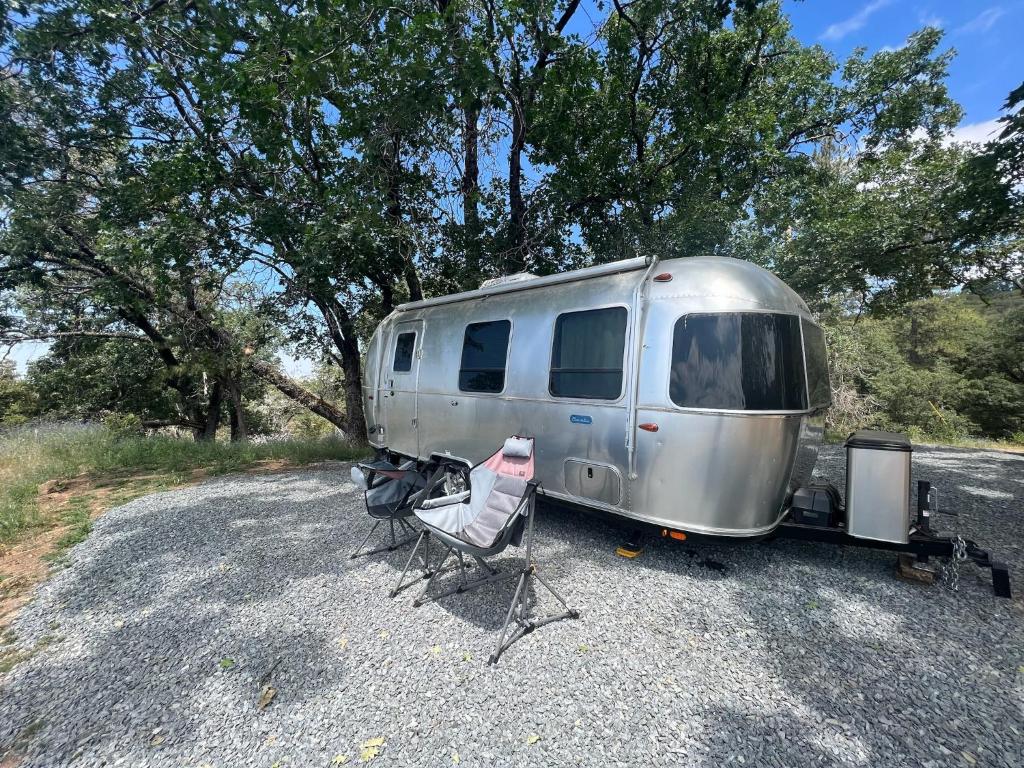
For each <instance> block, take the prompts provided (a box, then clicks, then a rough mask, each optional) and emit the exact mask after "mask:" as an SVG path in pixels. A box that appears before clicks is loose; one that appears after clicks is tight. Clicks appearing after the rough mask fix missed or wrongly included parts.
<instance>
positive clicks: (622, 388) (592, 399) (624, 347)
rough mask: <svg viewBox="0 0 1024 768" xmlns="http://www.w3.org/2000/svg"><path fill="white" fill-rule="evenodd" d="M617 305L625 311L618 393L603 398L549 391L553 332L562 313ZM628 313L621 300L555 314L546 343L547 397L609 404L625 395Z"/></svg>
mask: <svg viewBox="0 0 1024 768" xmlns="http://www.w3.org/2000/svg"><path fill="white" fill-rule="evenodd" d="M619 307H621V308H622V309H624V310H625V311H626V323H625V327H624V329H623V340H622V367H621V371H622V381H621V382H620V383H619V394H618V395H616V396H615V397H613V398H604V397H580V396H579V395H556V394H555V393H554V392H552V391H551V373H552V371H553V370H554V368H553V365H552V364H553V363H554V361H555V332H556V331H557V329H558V321H559V319H560V318H562V317H563V316H564V315H575V314H579V313H581V312H597V311H600V310H602V309H617V308H619ZM630 315H631V313H630V306H629V304H626V303H624V302H621V301H620V302H613V303H610V304H600V305H598V306H583V307H577V308H574V309H566V310H563V311H561V312H559V313H558V314H556V315H555V317H554V320H552V322H551V326H550V332H551V336H550V338H551V341H550V343H549V344H548V369H547V393H548V396H549V397H553V398H555V399H556V400H559V401H562V402H567V403H572V402H576V403H607V404H611V403H618V402H619V401H621V400H622V398H623V397H625V395H626V371H627V369H628V366H627V362H628V361H629V359H630V356H629V354H630V346H631V341H632V337H633V328H632V326H631V325H630V323H631V317H630ZM581 370H599V369H596V368H588V369H581ZM612 370H615V369H612Z"/></svg>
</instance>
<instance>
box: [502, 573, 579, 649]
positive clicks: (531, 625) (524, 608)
mask: <svg viewBox="0 0 1024 768" xmlns="http://www.w3.org/2000/svg"><path fill="white" fill-rule="evenodd" d="M530 577H536V579H537V581H538V582H540V584H541V586H543V587H544V588H545V589H546V590H547V591H548V592H550V593H551V595H552V596H553V597H554V598H555V599H556V600H557V601H558V602H559V604H560V605H561V606H562V608H564V609H565V610H564V611H562V613H552V614H548V615H547V616H541V617H540V618H535V619H531V618H530V589H529V586H530ZM579 617H580V614H579V611H577V610H574V609H572V608H570V607H569V606H568V605H567V604H566V602H565V600H563V599H562V596H561V595H560V594H558V593H557V592H556V591H555V590H554V588H553V587H552V586H551V585H550V584H548V582H547V580H546V579H544V577H543V576H541V575H540V574H539V573H537V566H536V565H534V564H530V565H528V566H527V567H526V568H525V569H524V570H523V572H522V575H521V576H520V577H519V587H518V588H517V589H516V594H515V597H513V598H512V604H511V605H510V606H509V607H508V614H507V615H506V616H505V624H504V626H502V628H501V636H500V637H499V638H498V647H497V648H496V649H495V651H494V653H492V654H491V657H490V658H489V659H488V660H487V663H488V664H497V663H498V659H499V658H500V657H501V654H503V653H504V652H505V651H507V650H508V649H509V647H510V646H511V645H512V644H513V643H514V642H516V640H518V639H519V638H521V637H522V636H523V635H527V634H529V633H530V632H533V630H535V629H536V628H537V627H542V626H544V625H545V624H550V623H551V622H553V621H561V620H562V619H578V618H579ZM513 618H514V619H515V621H516V623H517V624H518V625H519V626H518V627H517V628H516V631H515V632H513V633H512V634H511V635H509V638H508V640H506V639H505V635H506V633H507V632H508V627H509V624H511V623H512V620H513Z"/></svg>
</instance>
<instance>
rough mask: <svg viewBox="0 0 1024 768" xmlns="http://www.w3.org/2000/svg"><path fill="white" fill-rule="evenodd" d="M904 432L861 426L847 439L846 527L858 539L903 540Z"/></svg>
mask: <svg viewBox="0 0 1024 768" xmlns="http://www.w3.org/2000/svg"><path fill="white" fill-rule="evenodd" d="M912 450H913V448H912V447H911V445H910V440H909V438H907V436H906V435H901V434H899V433H896V432H876V431H873V430H870V429H862V430H860V431H859V432H854V433H853V434H852V435H850V437H849V438H848V439H847V440H846V518H847V531H848V532H849V533H850V535H851V536H856V537H857V538H858V539H871V540H873V541H890V542H895V543H897V544H906V543H907V540H908V538H909V533H910V453H911V451H912Z"/></svg>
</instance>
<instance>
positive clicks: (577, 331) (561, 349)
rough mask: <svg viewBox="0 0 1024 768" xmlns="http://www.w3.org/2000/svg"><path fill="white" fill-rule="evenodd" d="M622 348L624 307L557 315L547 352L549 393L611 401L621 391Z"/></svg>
mask: <svg viewBox="0 0 1024 768" xmlns="http://www.w3.org/2000/svg"><path fill="white" fill-rule="evenodd" d="M625 348H626V308H625V307H610V308H608V309H591V310H587V311H586V312H569V313H567V314H564V315H559V316H558V320H556V321H555V341H554V347H553V349H552V352H551V377H550V380H549V382H548V388H549V389H550V390H551V394H552V395H554V396H555V397H584V398H589V399H595V400H615V399H616V398H617V397H618V396H619V394H620V393H621V392H622V353H623V351H624V350H625Z"/></svg>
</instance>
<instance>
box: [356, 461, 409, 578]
mask: <svg viewBox="0 0 1024 768" xmlns="http://www.w3.org/2000/svg"><path fill="white" fill-rule="evenodd" d="M352 481H353V482H354V483H355V484H356V485H357V486H359V487H361V488H363V499H364V501H365V502H366V511H367V513H368V514H369V515H370V517H372V518H373V519H374V523H373V526H372V527H371V528H370V531H369V533H367V534H366V537H365V538H364V539H363V541H362V543H361V544H360V545H359V546H358V547H357V548H356V551H355V552H353V553H352V554H351V555H350V557H351V558H352V559H353V560H354V559H355V558H357V557H363V556H365V555H373V554H376V553H378V552H393V551H394V550H396V549H398V548H399V547H401V546H403V545H405V544H408V543H409V542H410V541H412V540H413V539H414V538H416V536H417V534H418V533H419V531H417V530H416V529H415V528H414V527H413V526H412V525H410V524H409V521H408V520H407V519H406V518H408V517H411V516H412V513H413V509H412V506H413V505H412V502H413V500H414V497H415V495H416V493H417V492H418V491H422V490H423V488H424V487H426V484H427V479H426V478H425V477H424V476H423V475H422V474H420V473H419V472H417V471H416V462H415V461H407V462H405V463H404V464H402V465H401V466H398V467H396V466H395V465H394V464H392V463H391V462H390V461H387V460H384V459H378V460H376V461H371V462H362V463H360V464H357V465H356V466H354V467H352ZM384 522H386V523H387V524H388V527H389V529H390V539H389V540H388V543H385V544H383V545H381V546H379V547H376V548H375V549H370V550H367V551H365V552H364V551H363V547H365V546H366V543H367V542H368V541H369V540H370V537H371V536H373V533H374V531H376V530H377V528H378V527H379V526H380V525H381V523H384ZM396 527H397V529H398V530H399V531H400V532H401V533H402V534H405V536H404V538H401V539H399V538H398V536H397V535H396Z"/></svg>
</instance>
